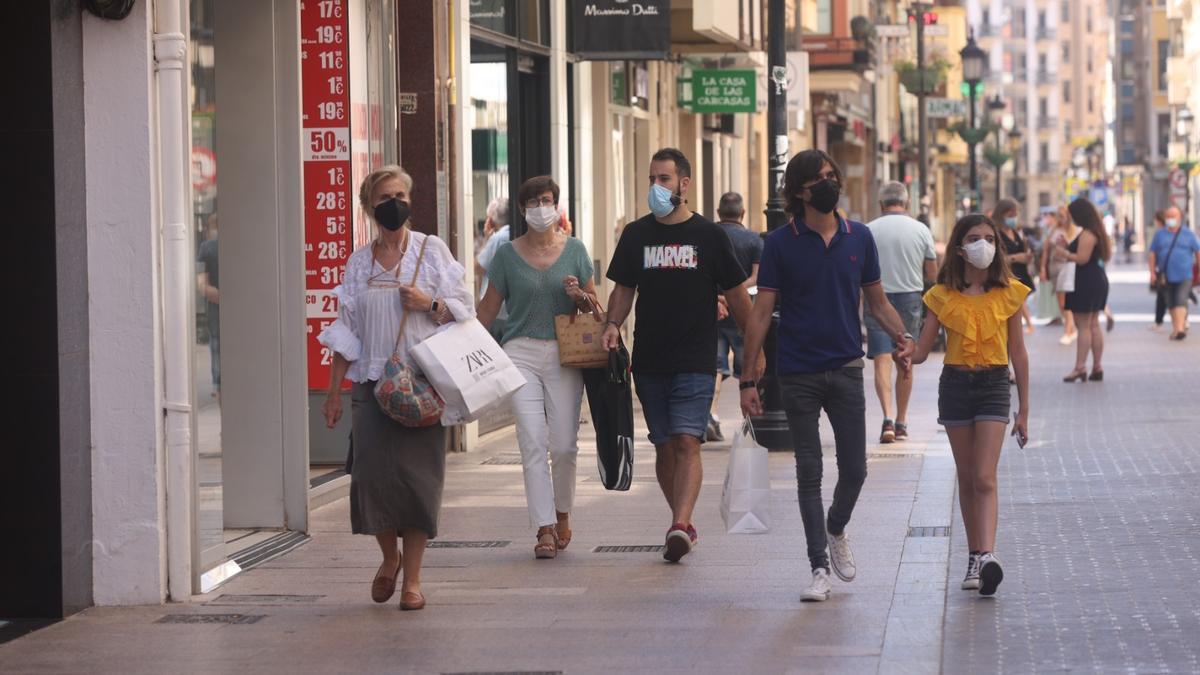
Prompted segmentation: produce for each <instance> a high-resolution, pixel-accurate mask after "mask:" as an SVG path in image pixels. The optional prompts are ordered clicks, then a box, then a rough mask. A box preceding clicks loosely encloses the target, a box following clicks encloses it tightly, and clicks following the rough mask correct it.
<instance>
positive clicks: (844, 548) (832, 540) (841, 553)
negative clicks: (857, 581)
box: [827, 532, 858, 581]
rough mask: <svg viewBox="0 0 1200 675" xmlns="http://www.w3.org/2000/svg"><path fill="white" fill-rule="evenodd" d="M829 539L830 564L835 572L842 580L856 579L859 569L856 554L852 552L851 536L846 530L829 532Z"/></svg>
mask: <svg viewBox="0 0 1200 675" xmlns="http://www.w3.org/2000/svg"><path fill="white" fill-rule="evenodd" d="M827 534H828V536H827V538H828V539H829V564H830V565H832V566H833V573H834V574H836V575H838V578H839V579H841V580H842V581H854V575H855V574H856V573H857V572H858V570H857V569H856V568H855V567H854V554H853V553H851V552H850V537H849V535H847V534H846V533H845V532H843V533H841V534H831V533H827Z"/></svg>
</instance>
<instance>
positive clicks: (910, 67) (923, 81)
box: [895, 59, 950, 94]
mask: <svg viewBox="0 0 1200 675" xmlns="http://www.w3.org/2000/svg"><path fill="white" fill-rule="evenodd" d="M949 69H950V62H949V61H947V60H945V59H936V60H934V61H933V62H932V63H929V64H927V65H926V66H925V67H924V68H918V67H917V65H916V64H915V63H913V62H912V61H899V62H897V63H896V66H895V70H896V75H897V76H899V77H900V84H903V85H904V88H905V89H907V90H908V93H910V94H932V93H934V92H936V91H937V90H938V89H941V88H942V86H943V85H945V84H946V71H947V70H949Z"/></svg>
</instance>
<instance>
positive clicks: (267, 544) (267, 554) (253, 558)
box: [233, 532, 309, 572]
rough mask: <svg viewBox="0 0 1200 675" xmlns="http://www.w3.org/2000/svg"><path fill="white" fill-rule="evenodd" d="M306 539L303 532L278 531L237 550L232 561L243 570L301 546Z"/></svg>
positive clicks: (306, 536)
mask: <svg viewBox="0 0 1200 675" xmlns="http://www.w3.org/2000/svg"><path fill="white" fill-rule="evenodd" d="M308 539H309V537H308V535H306V534H304V533H303V532H280V533H279V534H277V535H275V536H274V537H271V538H270V539H267V540H265V541H262V542H259V543H257V544H255V545H254V546H251V547H250V548H248V549H246V550H244V551H238V552H237V553H236V554H235V555H234V556H233V561H234V562H236V563H237V564H238V567H240V568H242V571H243V572H245V571H246V570H248V569H250V568H251V567H254V566H255V565H261V564H263V563H265V562H267V561H268V560H271V559H272V558H277V557H279V556H281V555H283V554H284V553H287V552H289V551H291V550H293V549H295V548H298V547H300V546H303V545H304V544H306V543H308Z"/></svg>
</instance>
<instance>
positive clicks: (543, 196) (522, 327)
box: [479, 176, 595, 559]
mask: <svg viewBox="0 0 1200 675" xmlns="http://www.w3.org/2000/svg"><path fill="white" fill-rule="evenodd" d="M517 194H518V200H517V201H518V204H517V206H518V207H519V208H520V211H521V214H522V215H523V216H524V217H525V222H526V224H527V225H528V226H529V228H528V230H527V231H526V232H525V234H523V235H521V236H520V237H517V238H516V239H514V240H512V241H511V242H509V243H507V244H504V245H503V246H501V247H500V248H499V249H498V250H497V251H496V256H495V258H493V259H492V264H491V266H490V268H489V270H488V289H487V292H486V293H485V294H484V296H483V300H482V301H481V302H480V303H479V321H480V323H482V324H483V325H484V326H485V327H487V328H489V329H490V328H491V326H492V322H493V321H495V319H496V315H497V314H498V313H499V311H500V308H501V306H502V305H503V306H506V307H507V308H508V319H507V321H506V322H505V326H504V333H503V335H502V336H501V338H500V344H501V345H503V347H504V351H505V353H506V354H508V357H509V358H510V359H512V362H513V364H514V365H516V367H517V369H518V370H519V371H520V372H521V374H522V375H523V376H524V377H525V385H523V386H522V387H521V388H520V389H518V390H517V393H516V395H514V396H513V398H512V406H513V414H514V415H515V416H516V420H517V444H518V445H519V446H520V449H521V466H522V469H523V471H524V474H525V499H526V502H527V503H528V506H529V519H530V521H531V523H532V525H533V526H534V527H535V528H537V530H536V534H535V537H536V540H537V541H536V543H535V544H534V548H533V553H534V557H535V558H538V559H550V558H555V557H557V555H558V552H559V551H561V550H563V549H565V548H566V547H567V545H568V544H570V543H571V536H572V532H571V523H570V513H571V509H572V507H573V505H574V502H575V467H576V460H577V457H578V455H579V443H578V439H579V411H580V408H581V407H582V404H583V375H582V374H581V372H580V370H579V369H578V368H569V367H564V366H562V364H561V361H560V358H559V344H558V340H557V337H556V334H555V329H554V317H555V316H556V315H559V314H571V313H573V312H575V311H576V310H577V309H578V310H580V311H590V309H591V307H592V306H593V305H594V303H595V286H594V283H593V281H592V276H593V272H592V260H591V256H590V255H589V254H588V251H587V248H586V247H585V246H584V245H583V243H582V242H580V241H579V240H578V239H575V238H573V237H569V236H567V235H566V234H564V233H563V232H561V231H560V230H559V228H558V227H556V226H557V225H558V223H559V220H560V218H561V214H560V211H559V208H558V197H559V188H558V184H557V183H555V182H554V179H552V178H550V177H549V176H537V177H534V178H530V179H529V180H527V181H525V182H524V183H522V184H521V187H520V188H519V189H518V191H517ZM587 320H588V321H591V318H588V319H587Z"/></svg>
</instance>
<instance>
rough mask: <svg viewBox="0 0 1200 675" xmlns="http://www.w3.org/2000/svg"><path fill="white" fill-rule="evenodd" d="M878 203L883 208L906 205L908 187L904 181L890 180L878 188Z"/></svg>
mask: <svg viewBox="0 0 1200 675" xmlns="http://www.w3.org/2000/svg"><path fill="white" fill-rule="evenodd" d="M879 205H880V206H882V207H883V208H885V209H886V208H888V207H889V206H904V207H907V206H908V187H907V186H905V185H904V183H900V182H897V181H894V180H890V181H888V182H886V183H884V184H883V187H881V188H879Z"/></svg>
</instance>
